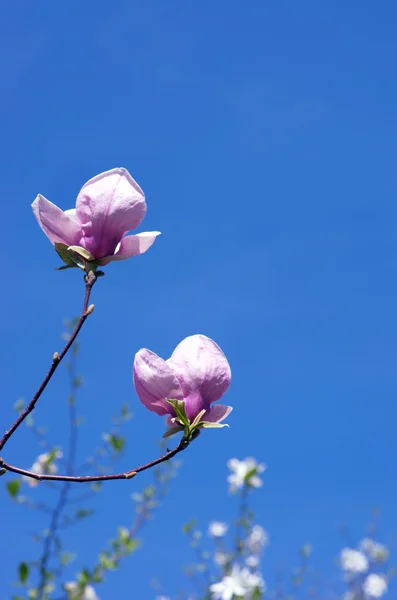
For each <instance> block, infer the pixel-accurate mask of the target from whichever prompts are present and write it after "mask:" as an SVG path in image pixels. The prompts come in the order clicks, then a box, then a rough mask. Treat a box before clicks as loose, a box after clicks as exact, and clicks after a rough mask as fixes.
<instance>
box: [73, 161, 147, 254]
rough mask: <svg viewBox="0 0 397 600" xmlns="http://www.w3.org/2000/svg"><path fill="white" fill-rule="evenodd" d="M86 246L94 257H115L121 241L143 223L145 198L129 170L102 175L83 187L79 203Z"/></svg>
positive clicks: (79, 218) (107, 172) (78, 208)
mask: <svg viewBox="0 0 397 600" xmlns="http://www.w3.org/2000/svg"><path fill="white" fill-rule="evenodd" d="M76 213H77V218H78V220H79V221H80V223H81V227H82V229H83V232H84V246H85V248H87V250H89V251H90V252H91V253H92V254H93V255H94V256H95V258H103V257H104V256H106V257H108V256H111V255H113V254H114V252H115V249H116V247H117V245H118V244H119V242H120V241H121V238H122V237H123V236H124V235H125V234H126V233H127V232H128V231H130V230H131V229H135V228H136V227H138V225H139V224H140V223H141V221H142V219H143V217H144V216H145V213H146V202H145V196H144V193H143V191H142V190H141V188H140V187H139V185H138V184H137V183H136V181H134V179H133V178H132V177H131V175H130V174H129V173H128V171H127V170H126V169H122V168H120V169H112V170H111V171H106V172H105V173H100V174H99V175H97V176H96V177H94V178H93V179H90V180H89V181H87V183H86V184H85V185H83V187H82V189H81V191H80V193H79V195H78V197H77V201H76Z"/></svg>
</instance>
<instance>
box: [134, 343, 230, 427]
mask: <svg viewBox="0 0 397 600" xmlns="http://www.w3.org/2000/svg"><path fill="white" fill-rule="evenodd" d="M230 380H231V371H230V366H229V363H228V361H227V359H226V356H225V355H224V354H223V352H222V350H221V349H220V348H219V346H217V344H216V343H215V342H214V341H213V340H211V339H210V338H208V337H206V336H205V335H192V336H190V337H187V338H185V339H184V340H183V341H182V342H181V343H180V344H179V345H178V346H177V347H176V348H175V350H174V352H173V353H172V356H171V358H169V359H168V360H163V359H162V358H160V357H159V356H157V354H155V353H154V352H151V350H147V349H146V348H143V349H141V350H139V352H137V354H136V355H135V360H134V385H135V389H136V393H137V394H138V396H139V399H140V401H141V402H142V404H143V405H144V406H146V408H148V409H149V410H151V411H152V412H155V413H156V414H158V415H167V414H168V415H169V416H168V419H167V424H168V425H170V426H173V425H175V423H174V422H172V421H171V419H172V418H173V417H175V416H176V415H175V411H174V408H173V407H172V406H171V405H170V404H168V402H167V401H166V400H167V399H169V400H183V401H184V404H185V411H186V415H187V417H188V419H189V421H190V422H192V421H193V420H194V419H195V417H197V415H199V414H200V412H201V411H203V410H205V414H204V415H203V416H202V418H201V420H202V421H208V422H213V423H220V422H221V421H223V420H224V419H225V418H226V417H227V416H228V415H229V414H230V413H231V411H232V407H231V406H223V405H221V404H217V405H216V406H211V404H212V403H213V402H216V401H217V400H219V399H220V398H221V397H222V396H223V394H224V393H225V392H226V390H227V389H228V387H229V384H230Z"/></svg>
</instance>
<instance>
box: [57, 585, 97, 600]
mask: <svg viewBox="0 0 397 600" xmlns="http://www.w3.org/2000/svg"><path fill="white" fill-rule="evenodd" d="M65 590H66V591H67V592H69V599H68V600H99V596H97V595H96V592H95V590H94V588H93V587H92V586H91V585H86V586H85V587H84V589H83V591H81V588H80V586H79V584H78V583H77V582H75V581H71V582H69V583H65Z"/></svg>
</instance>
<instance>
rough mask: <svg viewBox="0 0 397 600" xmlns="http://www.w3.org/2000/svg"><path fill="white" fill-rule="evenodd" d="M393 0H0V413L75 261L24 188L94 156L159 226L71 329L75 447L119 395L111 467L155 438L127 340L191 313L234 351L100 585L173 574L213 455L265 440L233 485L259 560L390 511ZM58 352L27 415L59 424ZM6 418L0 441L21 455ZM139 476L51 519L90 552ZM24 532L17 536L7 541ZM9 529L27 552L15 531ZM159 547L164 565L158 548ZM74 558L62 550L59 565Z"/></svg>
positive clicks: (132, 460) (29, 450)
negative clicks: (121, 438) (263, 468)
mask: <svg viewBox="0 0 397 600" xmlns="http://www.w3.org/2000/svg"><path fill="white" fill-rule="evenodd" d="M396 18H397V8H396V5H395V3H393V2H391V1H387V0H386V1H384V2H382V3H374V2H370V1H367V0H364V1H360V2H358V1H356V0H352V1H351V2H348V3H347V2H342V1H335V2H332V3H326V2H318V1H316V0H301V1H300V2H294V1H292V0H290V1H282V2H266V1H263V0H262V1H259V0H252V1H250V2H247V3H244V4H243V3H242V2H237V1H234V0H231V1H229V2H225V1H224V0H219V1H218V2H209V1H208V0H202V1H201V2H182V0H169V1H168V2H163V1H161V0H157V1H153V0H146V1H143V0H137V1H136V2H127V1H126V0H114V1H113V2H111V3H109V2H105V1H104V0H99V1H97V2H92V1H90V0H86V1H85V2H83V3H78V2H76V1H75V0H72V1H69V2H65V3H63V2H49V1H48V0H43V1H42V2H40V3H29V2H13V3H7V5H6V6H4V7H3V9H2V20H1V23H0V73H1V77H2V89H3V93H2V99H1V107H2V115H3V119H2V128H1V129H2V135H1V137H2V144H1V150H0V155H1V165H2V177H1V180H0V193H1V198H2V207H3V221H2V222H3V228H2V247H3V250H2V256H3V260H2V267H1V270H2V289H3V293H2V295H1V299H0V308H1V312H2V314H3V317H4V319H3V323H2V328H1V329H2V344H1V363H0V374H1V382H2V423H3V428H6V427H8V426H9V424H10V422H11V420H12V418H13V413H12V405H13V403H14V401H15V399H16V398H18V397H19V396H23V397H26V398H29V397H30V396H31V395H32V393H33V392H34V390H35V388H36V387H37V385H38V383H39V381H40V379H41V377H42V374H43V373H44V371H45V370H46V368H47V366H48V361H49V357H50V356H51V355H52V353H53V352H54V350H56V349H59V341H58V340H59V332H60V330H61V328H62V319H63V318H64V317H73V316H74V315H75V314H76V313H77V311H78V310H79V308H80V304H81V300H82V293H83V289H82V282H81V278H80V276H79V274H78V273H76V272H74V271H73V272H61V273H58V272H56V271H54V270H53V267H55V266H57V265H58V261H57V257H56V255H55V253H54V251H53V250H52V248H51V246H50V244H49V242H48V241H47V239H46V238H45V236H44V235H43V234H42V233H41V231H40V229H39V228H38V226H37V225H36V223H35V221H34V219H33V217H32V214H31V209H30V204H31V202H32V201H33V199H34V197H35V195H36V194H37V193H38V192H40V193H42V194H43V195H45V196H46V197H47V198H49V199H50V200H52V201H53V202H55V203H57V204H58V205H59V206H61V207H62V208H64V209H66V208H69V207H71V206H72V205H73V204H74V200H75V197H76V195H77V193H78V191H79V189H80V187H81V185H82V184H83V183H84V182H85V181H86V180H87V179H89V178H90V177H92V176H93V175H95V174H97V173H99V172H101V171H104V170H107V169H110V168H112V167H115V166H124V167H126V168H127V169H128V170H129V171H130V172H131V173H132V175H133V176H134V177H135V178H136V180H137V181H138V182H139V184H140V185H141V186H142V187H143V189H144V191H145V193H146V197H147V203H148V214H147V217H146V219H145V221H144V223H143V224H142V227H141V230H142V231H144V230H160V231H162V236H161V238H159V239H158V241H156V243H155V245H154V246H153V248H152V249H151V250H150V251H149V252H148V253H147V254H146V255H145V256H142V257H139V258H137V259H132V260H130V261H129V262H124V263H120V264H114V265H110V266H109V267H107V269H106V277H105V278H104V279H103V280H101V281H100V283H98V285H97V287H96V289H95V291H94V302H95V305H96V309H95V314H94V315H93V317H92V319H90V320H89V322H88V323H87V326H86V328H85V331H84V333H83V335H82V338H81V343H82V345H83V352H82V364H81V370H82V371H83V372H84V375H85V380H86V386H85V388H84V391H83V393H82V395H81V405H80V411H81V413H84V414H86V415H88V416H87V422H86V425H85V428H84V434H83V439H82V440H81V443H80V450H79V451H80V454H81V456H84V455H85V454H86V453H87V452H89V450H90V449H91V448H92V447H93V446H94V445H95V443H96V440H97V439H99V437H100V435H101V433H102V431H104V430H105V428H106V427H107V423H108V421H109V419H110V416H111V415H112V414H114V413H115V412H117V410H118V407H119V405H120V404H121V403H123V402H125V401H127V400H129V401H130V402H131V406H132V410H133V412H134V413H135V419H134V420H133V421H131V422H130V423H129V424H128V453H127V456H126V457H125V459H124V460H123V465H124V466H125V467H126V468H127V467H133V466H135V465H136V464H137V463H140V462H144V461H146V460H148V459H150V458H152V457H154V456H155V455H156V453H157V448H156V441H157V440H158V438H159V437H160V436H161V434H162V431H163V424H162V421H161V419H159V418H157V417H156V415H153V414H151V413H148V412H146V411H145V409H144V408H143V407H142V406H141V405H140V404H139V402H138V400H137V398H136V396H135V394H134V390H133V387H132V383H131V365H132V360H133V356H134V353H135V352H136V351H137V350H138V349H139V348H141V347H142V346H144V347H148V348H150V349H152V350H154V351H155V352H157V353H158V354H160V355H162V356H164V357H166V356H168V355H169V354H170V353H171V352H172V350H173V348H174V347H175V345H176V344H177V343H178V342H179V341H180V340H181V339H183V338H184V337H185V336H187V335H190V334H192V333H199V332H200V333H205V334H206V335H208V336H210V337H212V338H214V339H215V340H216V341H217V342H218V343H219V345H220V346H221V347H222V348H223V349H224V351H225V353H226V355H227V356H228V358H229V361H230V363H231V366H232V371H233V385H232V387H231V388H230V392H229V393H228V396H227V403H228V404H232V405H233V406H234V412H233V414H232V415H231V417H230V429H229V430H221V431H208V432H206V433H205V435H202V436H201V438H200V439H199V440H198V441H197V442H196V443H195V444H194V445H193V446H192V447H191V448H190V449H189V450H188V452H186V453H185V454H184V455H183V462H184V466H183V469H182V471H181V473H180V475H179V477H178V479H177V480H176V481H175V482H174V483H173V486H172V491H171V493H170V495H169V497H168V498H167V501H166V503H165V505H164V506H163V508H162V509H161V511H159V512H158V514H157V516H156V519H155V520H154V521H153V522H152V523H151V524H150V525H149V527H148V528H147V530H146V534H145V544H144V547H143V549H142V551H141V552H140V553H138V554H137V555H136V556H135V558H134V559H133V560H132V561H131V562H129V563H128V564H126V565H125V566H124V568H122V569H121V571H120V572H119V573H118V574H114V575H113V576H110V577H109V579H108V581H107V583H105V584H104V585H103V587H101V588H98V593H99V594H100V596H101V599H102V600H114V598H118V597H120V598H125V597H129V594H128V592H127V593H126V590H129V589H131V594H130V597H139V598H140V600H150V599H152V598H153V597H154V593H153V591H152V589H151V587H150V579H151V577H153V576H156V577H157V578H158V579H159V580H160V581H161V582H162V583H163V585H164V591H167V592H169V593H170V594H171V595H172V594H174V593H175V592H176V590H177V589H178V588H179V587H181V586H182V585H183V578H182V569H181V572H179V570H178V566H179V565H181V567H182V565H183V564H184V563H185V562H188V561H189V560H192V558H191V557H189V556H188V553H187V545H186V540H185V539H184V538H183V536H182V533H181V524H182V523H183V522H185V521H187V520H188V519H189V518H191V517H193V516H199V517H200V519H201V522H202V523H203V525H204V526H205V525H206V523H207V522H208V521H209V520H211V519H213V518H216V519H231V518H232V515H233V511H234V505H233V500H232V499H230V498H228V497H227V494H226V483H225V477H226V465H225V463H226V461H227V459H228V458H229V457H232V456H236V457H239V458H243V457H245V456H249V455H253V456H256V457H257V458H258V459H260V460H263V461H264V462H266V463H267V465H268V472H267V473H266V475H265V485H264V488H263V490H262V491H261V492H260V493H258V494H257V496H256V497H255V498H254V504H255V507H256V509H257V513H258V520H259V521H260V522H261V523H262V524H263V525H264V526H265V527H266V528H267V529H268V530H269V533H270V535H271V542H272V543H271V547H270V549H269V552H268V555H267V561H266V565H265V576H268V577H271V574H272V572H273V571H274V565H276V563H277V562H278V561H284V562H285V563H286V564H289V565H291V566H293V565H294V560H295V554H296V549H297V548H298V547H299V546H300V545H301V544H302V543H304V542H307V541H310V542H311V543H312V544H313V546H314V548H315V555H314V557H313V561H314V563H315V564H316V566H318V567H319V568H320V569H321V570H322V572H323V573H324V574H325V575H326V576H332V573H333V571H332V560H333V558H334V556H335V555H336V554H337V552H338V551H339V549H340V548H341V545H342V543H343V540H342V539H341V536H340V533H339V531H338V527H339V526H340V525H341V524H342V523H349V525H350V527H351V530H352V532H353V533H354V535H357V536H360V535H361V534H362V533H364V530H365V525H366V523H367V521H368V520H369V517H370V510H371V507H372V506H373V505H375V504H376V505H379V506H380V507H381V509H382V519H381V539H382V540H383V541H386V542H387V541H389V540H390V539H391V538H392V537H393V536H395V533H396V529H397V516H396V512H395V506H396V501H397V483H396V464H395V456H396V451H397V443H396V434H395V431H396V427H395V422H396V419H397V405H396V388H397V378H396V368H395V361H396V333H397V327H396V318H395V307H396V299H397V285H396V270H395V266H396V241H395V240H396V201H395V198H396V192H397V177H396V168H395V157H396V154H397V141H396V140H397V120H396V104H397V85H396V76H395V57H396V55H397V41H396V37H395V25H396ZM64 385H65V376H64V374H60V375H58V374H57V378H56V379H55V380H54V381H53V382H52V384H51V387H50V388H49V389H48V390H47V392H46V394H45V396H44V397H43V398H42V400H41V401H40V404H39V406H38V409H37V411H36V414H35V417H36V418H37V420H38V421H39V422H41V423H44V424H46V425H48V426H50V427H51V435H52V436H53V437H55V438H56V439H57V440H58V439H59V440H61V441H62V440H63V439H65V432H64V412H63V411H64V408H63V396H64V389H65V388H64ZM37 453H38V449H37V447H36V444H35V442H34V440H32V439H31V437H29V435H28V432H26V431H20V432H18V435H17V436H15V439H13V440H12V441H11V442H10V443H9V445H8V446H7V447H6V449H5V452H4V457H5V458H6V459H7V460H9V461H10V462H13V463H14V464H16V463H17V464H19V465H20V466H26V467H27V466H29V465H30V464H31V463H32V460H33V458H34V456H35V455H36V454H37ZM149 480H150V476H147V477H146V476H143V477H142V478H141V482H140V481H139V480H138V479H136V480H133V481H131V482H130V483H127V484H125V483H120V482H115V483H109V484H108V485H107V486H106V489H105V491H104V493H103V494H102V496H101V498H100V500H98V502H97V505H96V509H97V521H96V527H94V526H93V522H91V524H88V522H87V525H86V526H84V527H83V528H82V529H75V530H73V531H71V532H70V534H68V538H67V539H68V542H69V547H70V548H71V549H76V550H79V549H80V550H81V553H82V556H83V560H84V562H85V563H87V564H90V563H91V561H92V559H93V558H94V556H95V553H96V551H97V549H98V546H99V545H101V546H102V545H103V543H106V541H107V540H108V539H109V538H110V537H111V536H112V535H113V532H114V529H115V527H116V526H117V525H119V524H123V523H126V522H128V521H129V519H130V516H131V510H132V503H131V500H130V498H129V496H130V493H131V492H133V491H137V490H139V489H140V488H141V485H143V484H144V483H145V482H146V481H149ZM1 501H2V506H3V511H4V510H6V511H7V515H8V516H7V519H6V520H4V519H3V522H2V537H3V539H7V540H8V546H7V555H6V556H4V555H3V559H2V561H3V562H2V565H3V573H6V574H7V575H6V576H5V575H3V577H2V586H3V589H2V592H1V599H2V600H3V597H4V600H5V599H6V598H9V597H10V596H11V587H7V586H10V584H11V583H12V581H13V575H12V573H13V571H14V569H15V566H16V563H17V561H18V559H19V558H20V557H21V555H22V554H23V555H24V556H25V555H26V556H28V557H31V556H33V555H34V548H33V547H32V545H31V543H30V542H29V540H28V534H29V532H30V531H31V530H32V529H33V528H34V523H33V520H35V519H38V517H37V516H36V515H35V514H34V513H29V514H27V513H26V512H25V511H23V510H22V509H21V508H18V507H14V506H11V507H10V505H9V503H8V500H7V499H6V497H5V494H4V493H3V492H2V500H1ZM22 551H23V552H22ZM25 553H26V554H25ZM176 565H177V566H176ZM72 574H73V572H72Z"/></svg>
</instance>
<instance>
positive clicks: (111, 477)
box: [0, 430, 198, 483]
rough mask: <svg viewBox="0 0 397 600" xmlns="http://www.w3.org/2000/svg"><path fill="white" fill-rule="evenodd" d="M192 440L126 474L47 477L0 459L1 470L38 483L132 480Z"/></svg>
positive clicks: (181, 442)
mask: <svg viewBox="0 0 397 600" xmlns="http://www.w3.org/2000/svg"><path fill="white" fill-rule="evenodd" d="M194 433H195V434H196V435H193V436H192V439H193V438H194V437H196V436H197V433H198V430H196V431H195V432H194ZM191 441H192V440H191V439H187V438H185V437H183V438H182V439H181V441H180V442H179V444H178V445H177V447H176V448H174V449H173V450H169V451H168V452H167V453H166V454H163V455H162V456H159V458H156V460H153V461H152V462H149V463H146V464H145V465H141V466H140V467H136V468H135V469H132V470H131V471H126V472H125V473H114V474H112V475H89V476H85V477H84V476H83V477H73V476H70V475H47V474H38V473H34V472H33V471H26V470H25V469H20V468H19V467H14V466H13V465H10V464H8V463H6V462H5V461H4V460H3V459H1V458H0V469H5V470H6V471H11V472H12V473H18V474H19V475H24V476H25V477H31V478H32V479H36V480H37V481H70V482H73V483H88V482H93V481H111V480H115V479H132V478H133V477H135V475H138V473H141V472H142V471H146V470H147V469H151V468H152V467H155V466H156V465H159V464H161V463H163V462H165V461H166V460H169V459H170V458H173V457H174V456H175V455H176V454H178V453H179V452H182V451H183V450H186V448H187V447H188V446H189V444H190V442H191Z"/></svg>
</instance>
